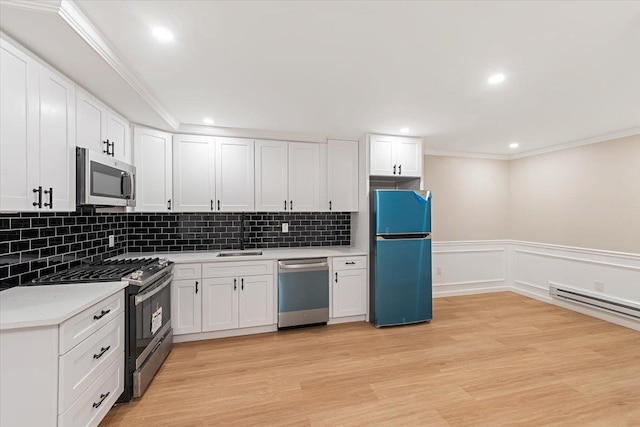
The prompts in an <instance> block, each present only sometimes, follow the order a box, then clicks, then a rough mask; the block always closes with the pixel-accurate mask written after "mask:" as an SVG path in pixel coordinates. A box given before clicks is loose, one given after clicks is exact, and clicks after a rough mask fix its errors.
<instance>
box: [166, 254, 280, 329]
mask: <svg viewBox="0 0 640 427" xmlns="http://www.w3.org/2000/svg"><path fill="white" fill-rule="evenodd" d="M174 277H176V278H179V280H174V281H173V283H172V285H171V312H172V325H173V333H174V335H184V334H197V333H201V332H214V331H226V330H231V329H238V328H251V327H256V326H266V325H273V324H274V323H275V321H274V315H273V313H274V305H275V302H274V278H273V261H260V262H247V261H237V262H234V261H229V262H227V261H223V262H215V263H213V262H212V263H205V264H178V265H176V267H174Z"/></svg>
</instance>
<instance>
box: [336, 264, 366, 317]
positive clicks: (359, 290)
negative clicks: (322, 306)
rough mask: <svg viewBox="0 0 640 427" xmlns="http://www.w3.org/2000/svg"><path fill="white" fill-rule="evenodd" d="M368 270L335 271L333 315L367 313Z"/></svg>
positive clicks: (343, 315)
mask: <svg viewBox="0 0 640 427" xmlns="http://www.w3.org/2000/svg"><path fill="white" fill-rule="evenodd" d="M366 271H367V270H343V271H336V272H334V273H333V307H332V308H333V317H345V316H359V315H362V314H366V312H367V309H366V303H367V280H366Z"/></svg>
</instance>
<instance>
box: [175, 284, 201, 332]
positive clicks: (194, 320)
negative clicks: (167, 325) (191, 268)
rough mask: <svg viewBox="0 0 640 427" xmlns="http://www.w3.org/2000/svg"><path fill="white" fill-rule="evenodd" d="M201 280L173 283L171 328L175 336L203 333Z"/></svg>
mask: <svg viewBox="0 0 640 427" xmlns="http://www.w3.org/2000/svg"><path fill="white" fill-rule="evenodd" d="M200 283H201V279H190V280H174V281H173V282H172V283H171V326H172V327H173V334H174V335H181V334H195V333H198V332H202V292H201V287H200Z"/></svg>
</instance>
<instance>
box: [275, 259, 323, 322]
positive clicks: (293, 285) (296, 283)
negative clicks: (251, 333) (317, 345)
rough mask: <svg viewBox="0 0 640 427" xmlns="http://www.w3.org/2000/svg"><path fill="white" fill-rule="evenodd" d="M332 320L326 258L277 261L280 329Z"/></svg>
mask: <svg viewBox="0 0 640 427" xmlns="http://www.w3.org/2000/svg"><path fill="white" fill-rule="evenodd" d="M328 321H329V263H328V262H327V259H326V258H305V259H291V260H286V261H278V328H286V327H289V326H300V325H312V324H317V323H327V322H328Z"/></svg>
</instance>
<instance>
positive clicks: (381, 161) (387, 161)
mask: <svg viewBox="0 0 640 427" xmlns="http://www.w3.org/2000/svg"><path fill="white" fill-rule="evenodd" d="M369 142H370V149H371V170H370V173H369V174H370V175H376V176H393V175H394V165H395V166H396V168H397V165H396V159H395V150H394V143H395V138H394V137H393V136H386V135H371V137H370V140H369Z"/></svg>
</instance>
